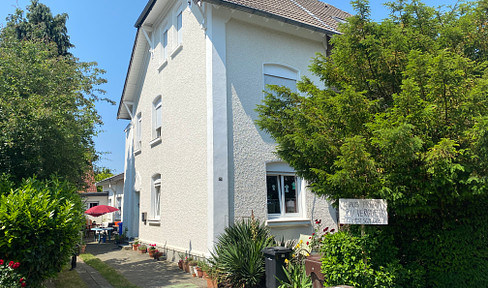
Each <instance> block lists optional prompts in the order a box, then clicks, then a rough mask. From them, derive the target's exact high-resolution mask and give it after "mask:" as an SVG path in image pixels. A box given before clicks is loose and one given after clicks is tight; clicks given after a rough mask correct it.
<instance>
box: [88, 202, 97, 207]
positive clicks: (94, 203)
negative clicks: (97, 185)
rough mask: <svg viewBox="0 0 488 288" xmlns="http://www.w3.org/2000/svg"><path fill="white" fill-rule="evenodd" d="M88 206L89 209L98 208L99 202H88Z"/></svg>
mask: <svg viewBox="0 0 488 288" xmlns="http://www.w3.org/2000/svg"><path fill="white" fill-rule="evenodd" d="M86 206H87V207H88V208H92V207H95V206H98V201H97V202H88V203H87V204H86Z"/></svg>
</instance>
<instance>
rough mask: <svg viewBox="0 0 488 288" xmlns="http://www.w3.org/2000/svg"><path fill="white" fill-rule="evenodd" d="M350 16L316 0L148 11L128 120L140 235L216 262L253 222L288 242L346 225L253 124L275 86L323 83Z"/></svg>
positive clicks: (127, 197)
mask: <svg viewBox="0 0 488 288" xmlns="http://www.w3.org/2000/svg"><path fill="white" fill-rule="evenodd" d="M349 16H350V15H349V14H348V13H346V12H343V11H341V10H339V9H337V8H335V7H333V6H331V5H329V4H326V3H323V2H319V1H315V0H260V1H257V0H203V1H191V0H190V1H187V0H185V1H182V0H169V1H168V0H151V1H149V3H148V4H147V6H146V7H145V9H144V11H143V12H142V14H141V15H140V17H139V19H138V20H137V23H136V25H135V26H136V27H137V34H136V39H135V42H134V47H133V51H132V55H131V59H130V66H129V70H128V73H127V78H126V82H125V86H124V91H123V94H122V98H121V101H120V104H119V110H118V114H117V117H118V119H127V120H130V123H129V125H128V126H127V128H126V130H125V132H126V154H125V180H124V181H125V183H124V206H123V209H124V215H125V213H126V212H127V213H128V215H129V214H130V219H131V221H132V222H131V223H127V224H128V225H127V226H126V227H128V228H129V235H130V236H138V237H139V239H140V240H141V241H144V242H149V243H157V244H158V245H160V246H165V247H166V248H169V249H175V250H180V251H187V252H190V253H193V254H197V255H208V252H209V250H211V249H212V247H213V244H214V242H215V241H216V238H217V236H218V235H219V234H220V233H222V232H223V231H224V228H225V227H226V226H228V225H231V224H232V223H233V222H235V221H238V220H240V219H242V218H248V217H250V216H251V214H252V213H253V214H254V215H255V216H256V217H257V218H258V219H261V220H262V221H266V224H267V225H268V226H269V227H270V229H271V231H272V233H273V234H275V235H277V236H278V237H279V238H281V237H285V238H295V239H296V238H298V237H299V235H300V234H301V233H303V234H311V233H312V231H313V223H312V219H316V218H320V219H322V222H323V223H326V225H330V226H335V225H336V224H335V223H336V211H335V210H334V209H333V208H332V207H331V206H330V205H329V203H327V201H326V200H325V199H324V198H322V197H318V196H315V195H314V194H312V193H310V191H309V190H308V189H307V188H306V182H305V181H303V180H302V179H300V178H298V177H297V176H295V173H294V170H293V169H292V168H291V167H290V166H288V165H287V164H286V163H284V162H283V161H282V160H281V159H280V158H278V157H277V156H276V154H275V153H274V151H275V147H276V144H275V143H274V142H273V140H272V139H271V138H270V137H269V136H268V135H267V134H266V133H264V132H262V131H260V130H259V128H258V127H257V126H256V125H255V124H254V121H255V120H256V119H257V113H256V111H255V108H256V105H257V104H259V103H261V101H262V99H263V97H264V96H263V90H264V89H266V84H278V85H286V86H288V87H290V88H291V89H293V90H295V91H296V85H295V84H296V81H297V80H299V79H300V78H301V77H302V76H304V75H306V76H308V77H310V78H311V79H312V80H313V81H314V82H315V83H320V80H319V79H318V78H317V77H315V76H313V75H311V74H310V72H309V71H308V66H309V65H310V63H311V58H312V57H314V56H315V53H316V52H321V53H327V52H328V51H329V44H328V43H329V39H330V37H331V36H332V35H334V34H337V33H338V31H337V26H338V23H340V22H343V21H344V19H345V18H346V17H349ZM125 209H130V212H129V211H126V210H125ZM124 217H125V216H124ZM125 222H126V221H125V218H124V225H125V224H126V223H125Z"/></svg>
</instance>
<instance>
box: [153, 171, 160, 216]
mask: <svg viewBox="0 0 488 288" xmlns="http://www.w3.org/2000/svg"><path fill="white" fill-rule="evenodd" d="M151 216H152V218H153V219H155V220H159V219H160V218H161V174H156V175H154V176H153V177H152V189H151Z"/></svg>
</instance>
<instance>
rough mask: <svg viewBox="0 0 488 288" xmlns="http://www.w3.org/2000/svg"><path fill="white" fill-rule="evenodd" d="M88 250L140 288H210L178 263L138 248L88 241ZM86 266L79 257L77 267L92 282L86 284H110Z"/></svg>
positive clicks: (82, 275) (97, 285)
mask: <svg viewBox="0 0 488 288" xmlns="http://www.w3.org/2000/svg"><path fill="white" fill-rule="evenodd" d="M86 252H87V253H91V254H93V255H94V256H95V257H97V258H99V259H100V260H102V261H104V262H105V263H106V264H108V265H110V266H112V267H113V268H114V269H116V270H117V271H118V272H119V273H120V274H122V275H124V277H125V278H127V280H129V281H130V282H131V283H133V284H135V285H137V286H139V287H141V288H159V287H168V288H199V287H207V282H206V281H205V280H204V279H201V278H197V277H192V276H191V275H190V274H188V273H185V272H183V271H182V270H180V269H179V268H178V265H176V263H172V262H170V261H156V260H154V259H151V258H149V256H148V255H147V254H139V253H137V252H136V251H132V250H125V249H121V248H120V247H118V246H116V245H115V244H113V243H104V244H98V243H96V242H91V243H87V247H86ZM80 262H81V263H80ZM80 264H81V265H80ZM87 266H88V265H86V264H85V263H82V261H80V258H79V257H78V265H77V268H76V270H77V271H78V272H79V273H80V275H81V277H82V278H83V280H85V282H87V281H91V282H90V283H87V284H88V287H90V288H92V287H93V288H96V287H104V288H105V287H111V286H110V285H108V283H106V282H103V280H104V279H103V278H102V280H100V279H99V277H101V276H100V275H99V274H98V273H97V272H96V271H95V272H94V271H93V270H90V269H89V268H91V267H89V266H88V268H87ZM87 269H88V270H87ZM94 273H95V274H94ZM96 274H98V275H96ZM94 283H96V284H94ZM94 285H96V286H94ZM107 285H108V286H107Z"/></svg>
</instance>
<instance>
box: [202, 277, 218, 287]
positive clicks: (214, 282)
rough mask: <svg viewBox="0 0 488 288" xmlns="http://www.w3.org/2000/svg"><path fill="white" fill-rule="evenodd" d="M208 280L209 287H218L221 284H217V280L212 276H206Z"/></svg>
mask: <svg viewBox="0 0 488 288" xmlns="http://www.w3.org/2000/svg"><path fill="white" fill-rule="evenodd" d="M205 279H206V280H207V287H208V288H218V287H219V286H218V285H217V281H215V280H213V279H210V278H205Z"/></svg>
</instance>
